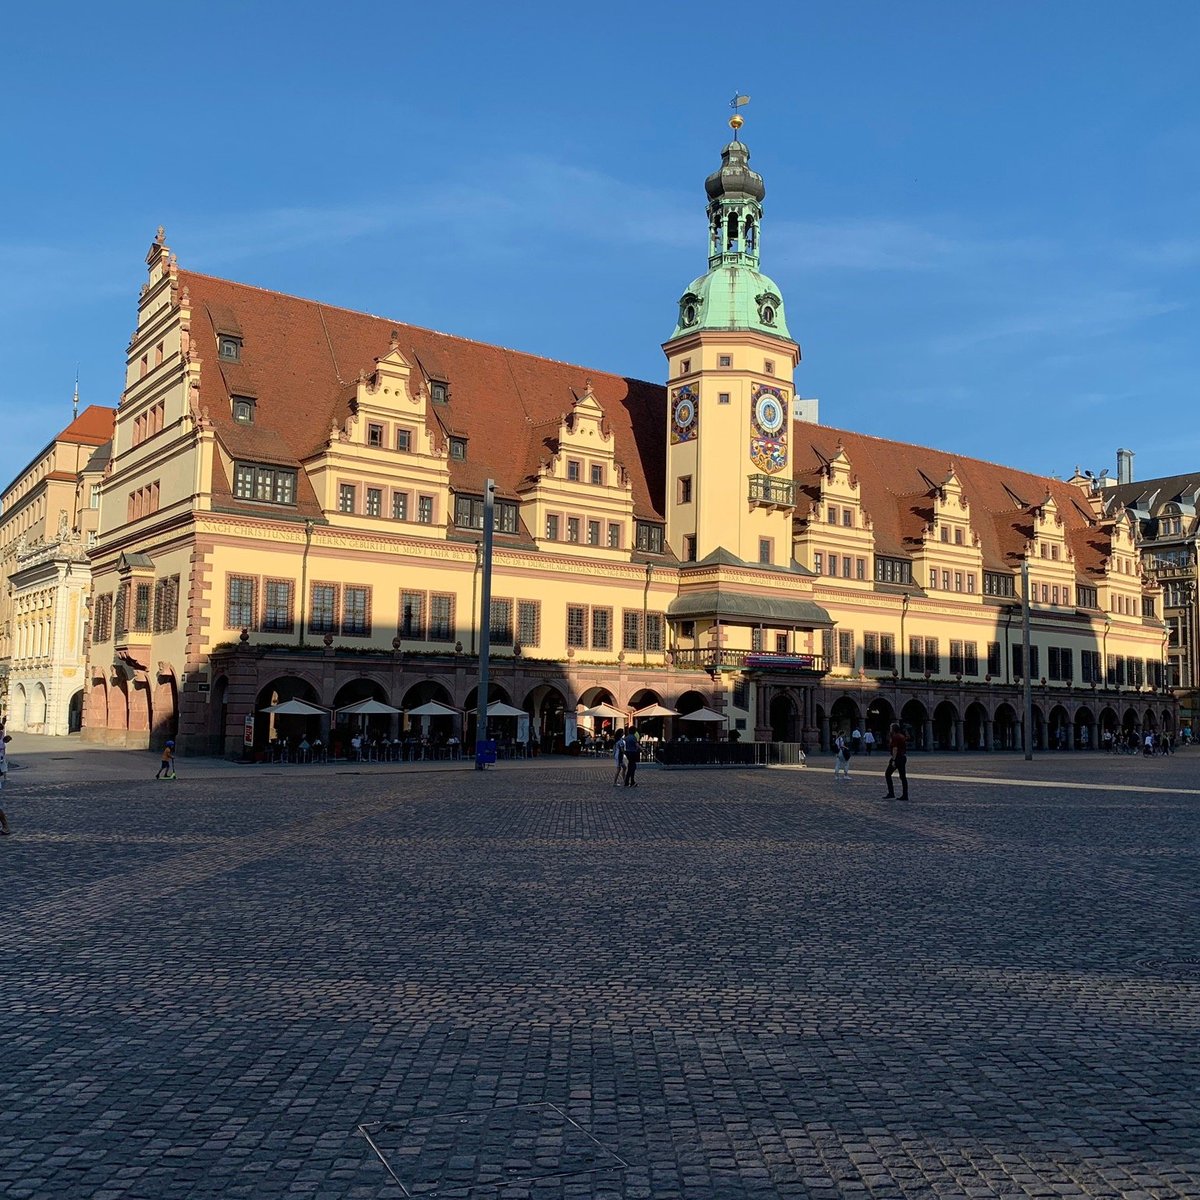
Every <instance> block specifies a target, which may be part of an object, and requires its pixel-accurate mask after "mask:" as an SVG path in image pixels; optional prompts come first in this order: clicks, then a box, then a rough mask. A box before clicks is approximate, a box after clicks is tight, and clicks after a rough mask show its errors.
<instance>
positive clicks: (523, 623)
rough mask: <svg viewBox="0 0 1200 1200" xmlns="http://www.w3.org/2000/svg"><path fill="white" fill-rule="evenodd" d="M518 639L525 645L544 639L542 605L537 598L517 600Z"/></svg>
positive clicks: (532, 644) (538, 642)
mask: <svg viewBox="0 0 1200 1200" xmlns="http://www.w3.org/2000/svg"><path fill="white" fill-rule="evenodd" d="M517 640H518V641H519V642H520V643H521V645H522V646H523V647H527V646H539V645H541V641H542V606H541V604H540V603H539V602H538V601H537V600H518V601H517Z"/></svg>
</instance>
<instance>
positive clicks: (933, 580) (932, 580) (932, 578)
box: [929, 567, 937, 591]
mask: <svg viewBox="0 0 1200 1200" xmlns="http://www.w3.org/2000/svg"><path fill="white" fill-rule="evenodd" d="M929 587H930V590H931V591H932V590H933V589H934V588H936V587H937V568H936V567H934V568H933V569H932V570H931V571H930V572H929Z"/></svg>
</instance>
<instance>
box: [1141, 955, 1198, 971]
mask: <svg viewBox="0 0 1200 1200" xmlns="http://www.w3.org/2000/svg"><path fill="white" fill-rule="evenodd" d="M1138 966H1139V967H1145V968H1146V969H1147V970H1148V971H1163V972H1165V973H1167V974H1171V975H1200V958H1186V957H1185V958H1142V959H1139V960H1138Z"/></svg>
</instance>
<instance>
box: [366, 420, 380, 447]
mask: <svg viewBox="0 0 1200 1200" xmlns="http://www.w3.org/2000/svg"><path fill="white" fill-rule="evenodd" d="M367 445H368V446H382V445H383V426H382V425H376V424H374V423H372V424H370V425H368V426H367Z"/></svg>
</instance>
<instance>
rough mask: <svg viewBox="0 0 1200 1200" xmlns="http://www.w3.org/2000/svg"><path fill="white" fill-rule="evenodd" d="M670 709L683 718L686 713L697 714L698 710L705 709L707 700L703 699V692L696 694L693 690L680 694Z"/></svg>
mask: <svg viewBox="0 0 1200 1200" xmlns="http://www.w3.org/2000/svg"><path fill="white" fill-rule="evenodd" d="M671 707H672V708H674V709H675V710H676V711H677V712H678V713H679V715H680V716H683V715H684V714H686V713H694V712H699V711H700V709H702V708H707V707H708V700H707V699H706V698H705V695H704V693H703V692H698V691H696V690H695V688H693V689H691V690H690V691H686V692H684V693H682V695H680V697H679V699H678V700H676V701H675V703H674V704H673V705H671Z"/></svg>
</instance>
